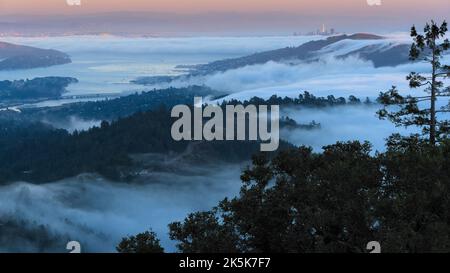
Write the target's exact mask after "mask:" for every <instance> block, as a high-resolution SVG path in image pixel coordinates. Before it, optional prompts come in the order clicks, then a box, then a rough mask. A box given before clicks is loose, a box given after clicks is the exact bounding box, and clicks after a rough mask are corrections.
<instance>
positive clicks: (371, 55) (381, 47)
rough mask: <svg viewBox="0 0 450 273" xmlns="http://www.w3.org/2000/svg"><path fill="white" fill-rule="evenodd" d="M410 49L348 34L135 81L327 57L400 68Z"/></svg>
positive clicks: (373, 37) (166, 79) (163, 80)
mask: <svg viewBox="0 0 450 273" xmlns="http://www.w3.org/2000/svg"><path fill="white" fill-rule="evenodd" d="M409 48H410V45H409V44H401V43H398V42H395V41H392V40H389V39H386V38H385V37H382V36H378V35H374V34H368V33H357V34H353V35H345V34H344V35H338V36H332V37H328V38H327V39H321V40H315V41H310V42H307V43H304V44H302V45H300V46H297V47H286V48H281V49H276V50H270V51H265V52H259V53H255V54H252V55H248V56H244V57H239V58H233V59H225V60H218V61H214V62H211V63H208V64H199V65H190V66H189V65H181V66H178V67H177V68H179V69H183V70H188V74H187V75H182V76H175V77H161V76H158V77H140V78H138V79H136V80H134V81H133V82H134V83H137V84H143V85H152V84H156V83H167V82H170V81H171V80H175V79H183V78H189V77H192V76H204V75H208V74H214V73H217V72H225V71H227V70H231V69H237V68H241V67H245V66H249V65H258V64H265V63H267V62H271V61H272V62H283V63H291V64H299V63H302V62H303V63H310V62H316V61H318V60H320V59H321V58H324V57H326V56H332V57H335V58H338V59H341V58H347V57H349V56H358V57H359V58H361V59H363V60H366V61H371V62H372V63H373V64H374V66H375V67H383V66H396V65H400V64H405V63H408V62H409V61H410V60H409V55H408V54H409Z"/></svg>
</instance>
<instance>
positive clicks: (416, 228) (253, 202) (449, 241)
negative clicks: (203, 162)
mask: <svg viewBox="0 0 450 273" xmlns="http://www.w3.org/2000/svg"><path fill="white" fill-rule="evenodd" d="M414 140H417V139H413V140H411V141H408V140H406V139H405V138H401V137H397V138H396V137H395V136H393V137H392V138H391V140H390V142H389V146H388V150H387V152H385V153H378V154H375V155H373V154H371V148H370V145H369V144H368V143H359V142H348V143H337V144H335V145H330V146H327V147H324V152H323V153H320V154H316V153H313V152H312V151H311V149H310V148H306V147H300V148H298V149H292V150H288V151H284V152H281V153H280V154H279V155H278V156H276V157H275V158H273V159H272V160H268V159H267V158H266V157H265V156H261V155H259V156H255V157H254V160H253V166H252V167H251V168H248V169H247V170H246V171H244V172H243V174H242V181H243V186H242V189H241V192H240V195H239V196H238V197H236V198H233V199H231V200H228V199H225V200H223V201H222V202H220V204H219V205H218V206H217V207H215V208H214V209H213V210H211V211H209V212H202V213H194V214H191V215H189V216H188V217H187V218H186V219H185V220H184V222H177V223H172V224H171V225H170V226H169V228H170V234H171V238H172V239H174V240H177V241H179V242H180V243H179V244H178V249H179V251H182V252H222V251H225V252H234V251H240V252H268V253H271V252H282V253H286V252H295V253H297V252H365V251H366V250H365V247H366V244H367V243H368V242H369V241H374V240H376V241H379V242H381V245H382V251H383V252H448V251H449V250H450V236H449V234H450V201H449V200H450V170H449V168H448V166H450V165H449V164H450V143H449V142H447V141H444V142H443V144H442V145H439V146H436V147H435V146H433V145H429V143H423V142H420V141H419V142H417V141H414ZM430 170H431V171H430ZM210 242H211V243H210ZM230 243H232V244H231V245H230Z"/></svg>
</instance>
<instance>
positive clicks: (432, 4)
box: [0, 0, 450, 16]
mask: <svg viewBox="0 0 450 273" xmlns="http://www.w3.org/2000/svg"><path fill="white" fill-rule="evenodd" d="M77 1H80V2H81V5H80V6H76V5H72V6H70V5H69V4H68V3H67V2H77ZM369 3H373V5H372V6H370V5H369ZM377 3H380V5H377ZM0 7H1V11H0V12H1V13H2V14H13V13H27V14H36V13H41V14H42V13H44V14H49V13H50V14H51V13H67V12H86V13H93V12H111V11H124V10H128V11H137V10H139V11H143V10H145V11H158V12H177V13H202V12H211V11H215V12H217V11H220V12H274V11H280V12H299V13H304V12H308V13H309V12H313V13H327V14H334V15H335V16H342V15H346V14H350V13H354V12H358V13H359V12H362V13H373V12H379V11H382V12H388V13H396V14H402V15H403V14H405V13H404V12H405V10H407V11H408V12H413V13H415V12H419V11H420V10H424V11H425V12H426V11H429V12H431V11H433V10H437V9H443V8H448V9H450V1H448V0H427V1H426V5H424V1H423V0H339V1H336V0H315V1H310V0H245V1H242V0H150V1H149V0H127V1H117V0H115V1H112V0H40V1H33V2H30V1H29V0H0ZM447 11H450V10H447Z"/></svg>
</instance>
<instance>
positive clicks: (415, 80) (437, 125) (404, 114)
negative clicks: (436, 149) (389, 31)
mask: <svg viewBox="0 0 450 273" xmlns="http://www.w3.org/2000/svg"><path fill="white" fill-rule="evenodd" d="M447 30H448V28H447V23H446V22H445V21H444V22H443V23H442V24H441V25H440V26H439V25H438V24H436V23H435V22H434V21H431V23H427V24H426V26H425V28H424V34H419V33H418V32H417V30H416V28H415V27H414V26H413V27H412V29H411V37H412V38H413V39H414V42H413V44H412V46H411V50H410V54H409V55H410V59H411V60H414V61H424V62H427V63H429V64H430V66H431V69H430V72H429V75H421V74H419V73H416V72H411V73H410V74H409V75H408V76H407V77H406V79H407V80H408V81H409V87H410V88H424V91H425V92H426V93H427V95H425V96H412V95H407V96H402V95H401V94H400V93H399V91H398V90H397V88H396V87H395V86H393V87H392V88H391V89H390V90H389V91H387V92H382V93H381V94H380V96H379V98H378V101H379V102H380V103H382V104H383V105H384V106H385V107H384V109H382V110H380V111H379V112H378V116H379V117H380V118H381V119H388V120H390V121H391V122H393V123H394V124H395V125H397V126H405V127H409V126H418V127H420V128H422V132H423V135H426V136H427V139H428V141H429V142H430V143H431V144H432V145H434V144H435V143H436V142H439V141H441V140H442V139H446V138H447V137H448V134H449V133H450V124H449V121H448V120H445V119H443V118H440V116H439V115H440V114H442V113H448V112H450V104H448V105H446V106H443V107H441V108H440V109H437V108H436V101H437V100H438V98H445V97H450V87H444V82H443V81H442V80H440V79H441V78H447V77H449V76H450V67H449V66H448V65H443V64H441V62H440V60H441V58H442V55H443V53H444V52H445V51H447V50H449V49H450V41H449V40H448V39H445V40H444V41H443V42H442V43H440V40H441V39H443V38H444V37H445V35H446V32H447ZM449 102H450V100H449ZM423 105H426V107H423ZM395 106H397V108H396V110H393V109H392V108H393V107H395Z"/></svg>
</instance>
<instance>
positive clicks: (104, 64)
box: [0, 36, 322, 95]
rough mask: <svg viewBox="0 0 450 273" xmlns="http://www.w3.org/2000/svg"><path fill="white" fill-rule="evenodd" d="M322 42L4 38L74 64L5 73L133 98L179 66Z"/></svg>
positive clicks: (5, 74)
mask: <svg viewBox="0 0 450 273" xmlns="http://www.w3.org/2000/svg"><path fill="white" fill-rule="evenodd" d="M311 39H322V37H302V36H296V37H294V36H291V37H290V36H285V37H279V36H273V37H180V38H176V37H174V38H125V37H116V36H105V37H104V36H72V37H71V36H68V37H45V38H23V37H3V38H2V39H1V40H2V41H4V42H11V43H16V44H21V45H28V46H34V47H39V48H51V49H56V50H59V51H62V52H65V53H67V54H69V55H70V57H71V59H72V63H71V64H66V65H60V66H53V67H48V68H37V69H31V70H17V71H0V78H2V79H8V80H15V79H26V78H34V77H45V76H65V77H75V78H78V79H79V83H77V84H72V85H70V86H69V88H68V90H69V93H68V94H66V95H81V94H92V93H100V94H105V93H124V94H127V93H131V92H135V91H142V89H144V88H143V87H142V86H139V85H135V84H131V83H130V81H131V80H134V79H136V78H138V77H141V76H155V75H177V74H179V73H180V71H178V70H176V69H175V67H176V66H177V65H191V64H200V63H207V62H211V61H215V60H218V59H224V58H234V57H240V56H244V55H248V54H252V53H256V52H261V51H265V50H271V49H277V48H283V47H287V46H298V45H300V44H303V43H305V42H307V41H309V40H311Z"/></svg>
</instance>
